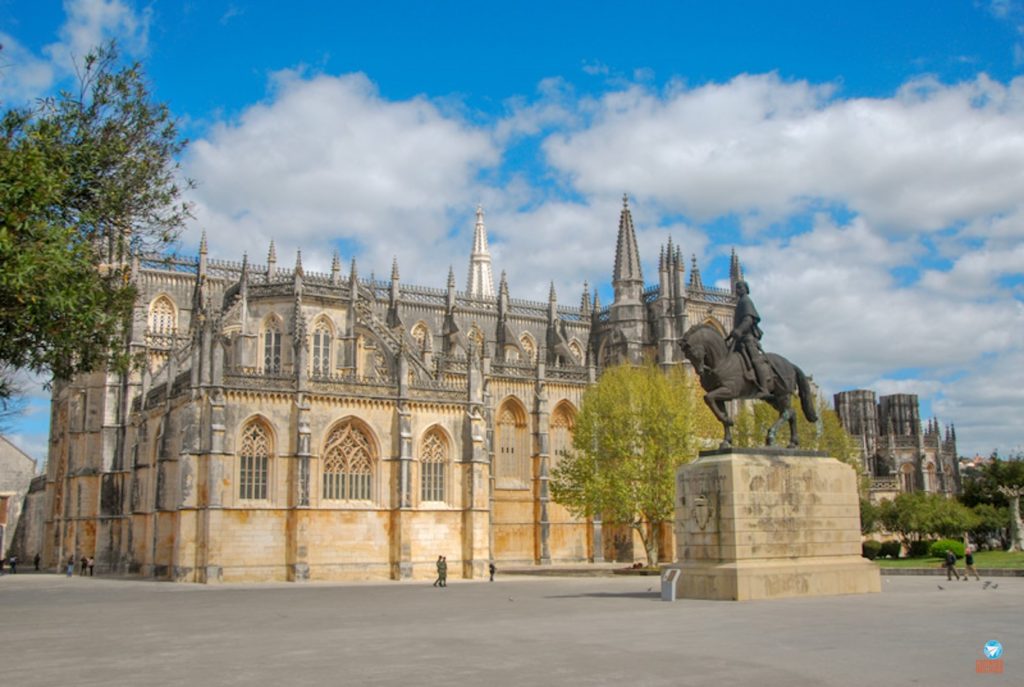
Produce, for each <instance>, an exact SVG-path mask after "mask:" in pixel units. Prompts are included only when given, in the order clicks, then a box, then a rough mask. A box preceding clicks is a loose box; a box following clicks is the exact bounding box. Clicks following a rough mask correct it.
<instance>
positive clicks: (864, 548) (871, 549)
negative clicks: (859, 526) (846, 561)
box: [860, 539, 882, 561]
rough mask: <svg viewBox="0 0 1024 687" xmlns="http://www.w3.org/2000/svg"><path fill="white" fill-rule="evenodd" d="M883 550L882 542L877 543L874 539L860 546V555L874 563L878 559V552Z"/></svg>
mask: <svg viewBox="0 0 1024 687" xmlns="http://www.w3.org/2000/svg"><path fill="white" fill-rule="evenodd" d="M881 550H882V542H880V541H875V540H874V539H868V540H867V541H866V542H862V543H861V545H860V555H861V556H864V558H867V559H868V560H869V561H873V560H875V559H876V558H878V552H879V551H881Z"/></svg>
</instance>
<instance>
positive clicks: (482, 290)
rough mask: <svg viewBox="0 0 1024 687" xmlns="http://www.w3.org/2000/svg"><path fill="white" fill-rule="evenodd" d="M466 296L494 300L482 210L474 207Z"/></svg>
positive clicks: (489, 254)
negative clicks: (474, 214)
mask: <svg viewBox="0 0 1024 687" xmlns="http://www.w3.org/2000/svg"><path fill="white" fill-rule="evenodd" d="M466 294H467V295H469V296H472V297H474V298H494V274H493V273H492V272H491V251H490V249H489V248H488V247H487V228H486V227H484V209H483V208H482V207H481V206H479V205H477V206H476V228H474V229H473V252H472V254H471V255H470V256H469V278H468V279H467V280H466Z"/></svg>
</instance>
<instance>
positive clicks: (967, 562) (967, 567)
mask: <svg viewBox="0 0 1024 687" xmlns="http://www.w3.org/2000/svg"><path fill="white" fill-rule="evenodd" d="M967 573H973V574H974V579H976V580H978V581H979V582H980V581H981V575H979V574H978V570H977V568H975V567H974V549H972V548H971V547H969V546H968V547H967V549H965V550H964V582H966V581H967Z"/></svg>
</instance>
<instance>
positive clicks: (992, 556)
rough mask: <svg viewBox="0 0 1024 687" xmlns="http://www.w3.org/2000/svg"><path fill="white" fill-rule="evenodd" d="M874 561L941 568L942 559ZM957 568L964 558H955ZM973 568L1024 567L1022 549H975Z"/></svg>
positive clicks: (893, 565) (890, 566)
mask: <svg viewBox="0 0 1024 687" xmlns="http://www.w3.org/2000/svg"><path fill="white" fill-rule="evenodd" d="M875 563H878V565H879V566H881V567H883V568H941V567H942V559H941V558H932V557H931V556H924V557H922V558H900V559H899V560H892V559H891V558H876V559H875ZM956 565H957V567H958V568H963V567H964V559H963V558H958V559H957V560H956ZM974 567H975V568H1016V569H1021V568H1024V552H1022V551H976V552H975V553H974Z"/></svg>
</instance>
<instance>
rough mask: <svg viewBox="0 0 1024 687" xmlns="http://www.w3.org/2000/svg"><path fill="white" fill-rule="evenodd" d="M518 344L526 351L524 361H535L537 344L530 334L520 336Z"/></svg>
mask: <svg viewBox="0 0 1024 687" xmlns="http://www.w3.org/2000/svg"><path fill="white" fill-rule="evenodd" d="M519 345H520V346H522V347H523V350H524V351H526V362H529V363H533V362H536V361H537V344H536V343H534V341H533V337H532V336H530V335H529V334H523V335H522V336H520V337H519Z"/></svg>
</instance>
